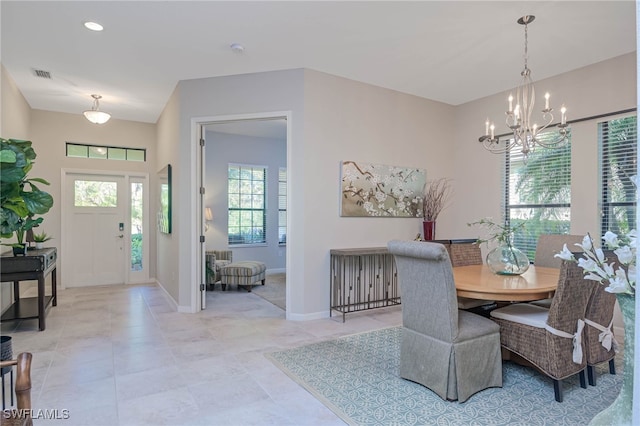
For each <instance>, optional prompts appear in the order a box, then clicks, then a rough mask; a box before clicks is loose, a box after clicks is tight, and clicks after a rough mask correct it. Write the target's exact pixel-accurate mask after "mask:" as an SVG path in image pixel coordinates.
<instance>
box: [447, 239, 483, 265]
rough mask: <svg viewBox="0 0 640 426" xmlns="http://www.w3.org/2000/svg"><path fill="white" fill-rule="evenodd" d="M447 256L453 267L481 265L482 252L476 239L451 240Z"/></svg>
mask: <svg viewBox="0 0 640 426" xmlns="http://www.w3.org/2000/svg"><path fill="white" fill-rule="evenodd" d="M449 257H451V265H452V266H453V267H456V266H468V265H482V252H481V251H480V245H479V244H477V243H476V240H451V244H450V245H449Z"/></svg>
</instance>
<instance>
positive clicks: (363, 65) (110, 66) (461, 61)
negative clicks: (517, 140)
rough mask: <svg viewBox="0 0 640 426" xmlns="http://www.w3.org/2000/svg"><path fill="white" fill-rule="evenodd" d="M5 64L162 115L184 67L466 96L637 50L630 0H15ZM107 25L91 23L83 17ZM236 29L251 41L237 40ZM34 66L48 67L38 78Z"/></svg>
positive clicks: (26, 79) (124, 111)
mask: <svg viewBox="0 0 640 426" xmlns="http://www.w3.org/2000/svg"><path fill="white" fill-rule="evenodd" d="M0 7H1V10H0V13H1V19H2V21H1V27H0V33H1V42H2V45H1V48H2V50H1V54H2V64H3V65H4V66H5V67H6V69H7V70H8V71H9V74H10V75H11V76H12V77H13V79H14V80H15V82H16V84H17V85H18V88H19V89H20V91H21V92H22V93H23V95H24V96H25V98H26V99H27V102H28V103H29V105H30V106H31V108H34V109H43V110H51V111H61V112H68V113H77V114H80V113H81V112H82V111H83V110H85V109H90V107H91V98H90V95H91V94H92V93H97V94H100V95H102V96H103V99H102V101H101V109H102V110H104V111H107V112H110V113H112V114H113V116H114V117H116V118H120V119H125V120H134V121H142V122H151V123H154V122H156V120H157V119H158V117H159V115H160V113H161V111H162V109H163V107H164V106H165V104H166V102H167V100H168V98H169V96H170V95H171V93H172V91H173V89H174V88H175V86H176V84H177V83H178V81H180V80H186V79H195V78H203V77H213V76H224V75H231V74H243V73H252V72H260V71H270V70H280V69H291V68H311V69H315V70H318V71H322V72H326V73H330V74H334V75H338V76H342V77H346V78H349V79H353V80H359V81H363V82H366V83H370V84H374V85H377V86H382V87H386V88H390V89H394V90H398V91H400V92H405V93H410V94H414V95H417V96H421V97H425V98H429V99H433V100H437V101H442V102H446V103H448V104H452V105H458V104H461V103H464V102H467V101H471V100H473V99H477V98H481V97H484V96H487V95H491V94H494V93H497V92H500V91H503V90H508V89H510V88H512V87H514V86H516V85H517V84H518V82H519V78H520V71H521V69H522V67H523V43H524V28H523V27H522V26H521V25H518V24H517V23H516V20H517V19H518V18H519V17H520V16H522V15H526V14H532V15H536V20H535V22H533V23H532V24H531V25H530V26H529V67H530V68H531V69H532V75H533V77H534V79H535V80H540V79H542V78H546V77H549V76H553V75H556V74H560V73H563V72H566V71H569V70H572V69H576V68H580V67H583V66H585V65H589V64H592V63H595V62H599V61H602V60H606V59H609V58H612V57H615V56H619V55H622V54H625V53H629V52H632V51H635V49H636V35H635V29H636V23H635V2H634V1H633V0H625V1H586V2H579V1H493V2H487V1H421V2H420V1H417V2H403V1H389V2H382V1H379V2H378V1H356V2H341V1H338V2H330V1H316V2H271V1H262V2H243V1H235V2H223V1H218V2H214V1H199V2H191V1H173V2H172V1H139V2H138V1H43V2H35V1H7V0H3V1H2V2H0ZM87 20H93V21H97V22H99V23H101V24H102V25H104V27H105V30H104V31H103V32H100V33H96V32H90V31H88V30H86V29H85V28H84V27H83V22H85V21H87ZM231 43H241V44H243V45H244V47H245V51H244V53H242V54H237V53H234V52H233V51H232V50H231V49H230V48H229V45H230V44H231ZM34 69H41V70H46V71H49V72H50V73H51V76H52V79H51V80H46V79H41V78H37V77H35V75H34V72H33V70H34Z"/></svg>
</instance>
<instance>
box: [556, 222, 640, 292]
mask: <svg viewBox="0 0 640 426" xmlns="http://www.w3.org/2000/svg"><path fill="white" fill-rule="evenodd" d="M636 234H637V233H636V230H635V229H634V230H632V231H630V232H629V233H628V234H627V235H623V236H621V237H618V235H616V234H615V233H613V232H611V231H607V232H606V233H605V234H604V236H603V237H602V239H603V241H604V244H605V246H606V247H607V248H609V249H611V250H613V253H614V254H615V255H616V256H617V258H618V259H617V262H611V263H607V258H606V257H605V255H604V252H603V250H602V249H601V248H596V247H594V245H593V240H592V239H591V236H590V235H589V234H587V235H585V237H584V239H583V240H582V244H576V246H578V247H580V248H582V250H584V255H583V257H581V258H580V259H578V260H577V262H578V266H579V267H581V268H582V269H583V270H584V278H585V279H587V280H592V281H597V282H599V283H600V284H603V285H607V287H606V288H605V290H606V291H608V292H609V293H620V294H629V295H631V296H632V297H635V294H636ZM555 257H558V258H560V259H563V260H568V261H573V262H575V261H576V259H575V257H574V256H573V253H571V251H570V250H569V249H568V248H567V245H566V244H565V245H564V247H563V248H562V251H561V252H560V253H558V254H556V255H555ZM616 263H618V269H614V265H615V264H616Z"/></svg>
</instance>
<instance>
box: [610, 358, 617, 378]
mask: <svg viewBox="0 0 640 426" xmlns="http://www.w3.org/2000/svg"><path fill="white" fill-rule="evenodd" d="M609 374H616V363H615V362H613V359H610V360H609Z"/></svg>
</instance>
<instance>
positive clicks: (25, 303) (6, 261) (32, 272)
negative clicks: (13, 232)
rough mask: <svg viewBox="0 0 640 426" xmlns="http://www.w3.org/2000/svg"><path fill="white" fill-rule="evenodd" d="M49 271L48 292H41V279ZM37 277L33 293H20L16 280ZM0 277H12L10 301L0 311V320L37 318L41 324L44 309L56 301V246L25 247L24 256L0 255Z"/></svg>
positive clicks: (43, 324)
mask: <svg viewBox="0 0 640 426" xmlns="http://www.w3.org/2000/svg"><path fill="white" fill-rule="evenodd" d="M49 274H51V295H50V296H47V295H45V291H44V280H45V278H46V277H47V275H49ZM29 280H38V296H37V297H22V298H21V297H20V281H29ZM0 281H1V282H11V281H13V295H14V303H13V304H12V305H11V306H10V307H9V309H7V310H6V312H5V313H4V314H2V318H1V320H2V321H12V320H21V319H32V318H38V325H39V328H40V331H42V330H44V328H45V310H46V308H47V306H49V303H51V305H52V306H56V305H57V304H58V300H57V296H56V249H55V248H44V249H41V250H28V251H27V255H26V256H13V254H11V253H9V254H7V255H3V256H0Z"/></svg>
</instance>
